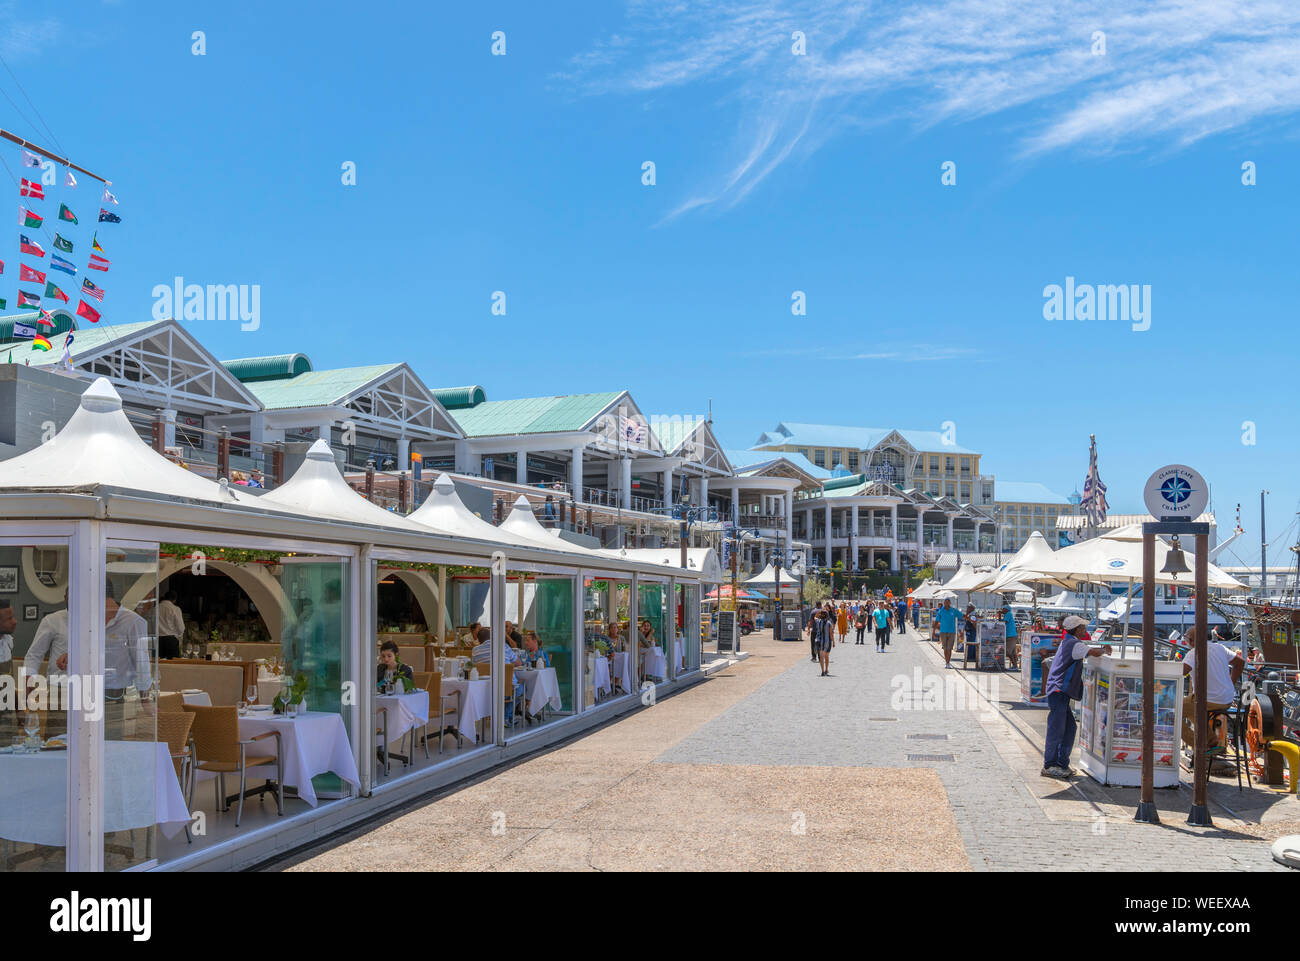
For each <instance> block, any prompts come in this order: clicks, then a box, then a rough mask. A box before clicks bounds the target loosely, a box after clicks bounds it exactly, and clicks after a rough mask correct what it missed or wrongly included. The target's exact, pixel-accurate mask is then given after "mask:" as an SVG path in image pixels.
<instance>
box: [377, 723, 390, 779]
mask: <svg viewBox="0 0 1300 961" xmlns="http://www.w3.org/2000/svg"><path fill="white" fill-rule="evenodd" d="M375 720H376V723H375V737H377V738H379V745H380V750H382V751H383V752H384V777H388V770H389V769H388V708H386V707H377V708H375Z"/></svg>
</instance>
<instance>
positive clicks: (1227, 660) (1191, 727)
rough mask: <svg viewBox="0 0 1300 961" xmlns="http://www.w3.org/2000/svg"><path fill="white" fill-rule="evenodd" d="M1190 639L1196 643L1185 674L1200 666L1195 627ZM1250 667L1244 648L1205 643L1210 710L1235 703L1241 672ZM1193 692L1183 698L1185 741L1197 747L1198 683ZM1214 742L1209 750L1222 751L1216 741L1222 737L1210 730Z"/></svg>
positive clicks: (1210, 752) (1220, 709) (1211, 642)
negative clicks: (1195, 720)
mask: <svg viewBox="0 0 1300 961" xmlns="http://www.w3.org/2000/svg"><path fill="white" fill-rule="evenodd" d="M1187 640H1188V641H1190V642H1192V647H1191V650H1189V651H1188V652H1187V655H1186V656H1185V657H1184V658H1183V674H1184V675H1188V674H1191V673H1192V669H1193V668H1194V667H1195V666H1196V644H1195V628H1193V629H1192V630H1190V631H1188V632H1187ZM1245 666H1246V659H1245V658H1244V657H1242V656H1241V651H1230V650H1228V649H1227V648H1226V647H1225V646H1224V645H1222V644H1220V643H1219V642H1218V641H1207V642H1206V644H1205V706H1206V710H1208V711H1222V710H1224V709H1225V708H1227V707H1228V705H1230V704H1231V703H1232V702H1233V699H1234V698H1236V696H1237V682H1238V681H1239V680H1241V671H1242V669H1243V668H1244V667H1245ZM1191 687H1192V691H1191V693H1190V694H1188V695H1187V697H1185V698H1184V699H1183V743H1184V744H1186V745H1187V746H1188V747H1190V748H1192V749H1193V750H1195V749H1196V730H1195V723H1194V715H1195V713H1196V705H1195V701H1196V685H1195V682H1194V681H1193V683H1192V685H1191ZM1208 740H1209V741H1210V742H1211V743H1210V746H1209V749H1208V751H1207V752H1206V753H1208V754H1219V753H1222V751H1223V750H1224V747H1223V745H1222V744H1217V743H1213V742H1214V741H1216V740H1218V739H1217V738H1216V737H1215V736H1214V732H1213V731H1211V732H1210V738H1209V739H1208Z"/></svg>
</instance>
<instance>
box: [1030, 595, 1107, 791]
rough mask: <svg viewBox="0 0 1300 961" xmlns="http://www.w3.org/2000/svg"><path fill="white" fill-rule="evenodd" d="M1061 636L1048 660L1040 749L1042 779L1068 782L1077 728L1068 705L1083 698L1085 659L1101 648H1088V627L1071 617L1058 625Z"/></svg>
mask: <svg viewBox="0 0 1300 961" xmlns="http://www.w3.org/2000/svg"><path fill="white" fill-rule="evenodd" d="M1061 626H1062V627H1064V628H1065V634H1064V635H1063V636H1062V638H1061V646H1060V647H1058V648H1057V649H1056V656H1055V657H1054V658H1052V670H1051V673H1049V674H1048V675H1047V683H1046V684H1044V685H1043V690H1044V691H1046V692H1047V708H1048V712H1049V713H1048V715H1047V739H1046V742H1045V743H1044V745H1043V769H1042V771H1040V772H1039V773H1040V774H1042V775H1043V777H1054V778H1060V779H1061V780H1069V778H1070V777H1071V776H1072V775H1073V774H1074V768H1072V767H1070V752H1071V751H1072V750H1073V749H1074V733H1075V729H1076V728H1077V727H1078V725H1077V724H1076V723H1075V720H1074V715H1073V714H1072V713H1071V712H1070V701H1072V700H1073V701H1078V700H1080V699H1082V697H1083V664H1082V663H1080V662H1081V661H1082V660H1083V659H1084V658H1085V657H1101V656H1102V655H1103V654H1105V653H1106V648H1104V647H1089V646H1088V640H1089V638H1088V623H1087V621H1085V620H1084V619H1083V618H1082V617H1078V616H1077V615H1074V614H1071V615H1070V616H1069V617H1067V618H1066V619H1065V622H1064V623H1063V624H1062V625H1061Z"/></svg>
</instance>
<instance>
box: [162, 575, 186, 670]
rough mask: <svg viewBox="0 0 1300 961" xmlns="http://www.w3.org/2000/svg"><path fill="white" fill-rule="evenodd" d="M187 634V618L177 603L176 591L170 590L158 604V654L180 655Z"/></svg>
mask: <svg viewBox="0 0 1300 961" xmlns="http://www.w3.org/2000/svg"><path fill="white" fill-rule="evenodd" d="M184 636H185V618H184V617H183V616H182V614H181V609H180V607H178V606H177V604H176V592H175V591H168V592H167V596H166V597H164V598H163V601H162V603H161V604H159V605H158V656H159V657H163V658H166V657H180V656H181V638H182V637H184Z"/></svg>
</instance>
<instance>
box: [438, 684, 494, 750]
mask: <svg viewBox="0 0 1300 961" xmlns="http://www.w3.org/2000/svg"><path fill="white" fill-rule="evenodd" d="M453 691H459V692H460V714H459V715H457V717H456V730H458V731H460V733H461V735H462V736H463V737H467V738H469V740H470V743H471V744H473V743H477V741H478V722H479V721H481V720H482V719H484V718H486V717H491V716H492V679H491V678H490V677H482V678H479V679H478V680H477V681H462V680H460V679H459V678H450V679H448V678H446V677H444V678H443V679H442V693H443V694H450V693H452V692H453Z"/></svg>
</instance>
